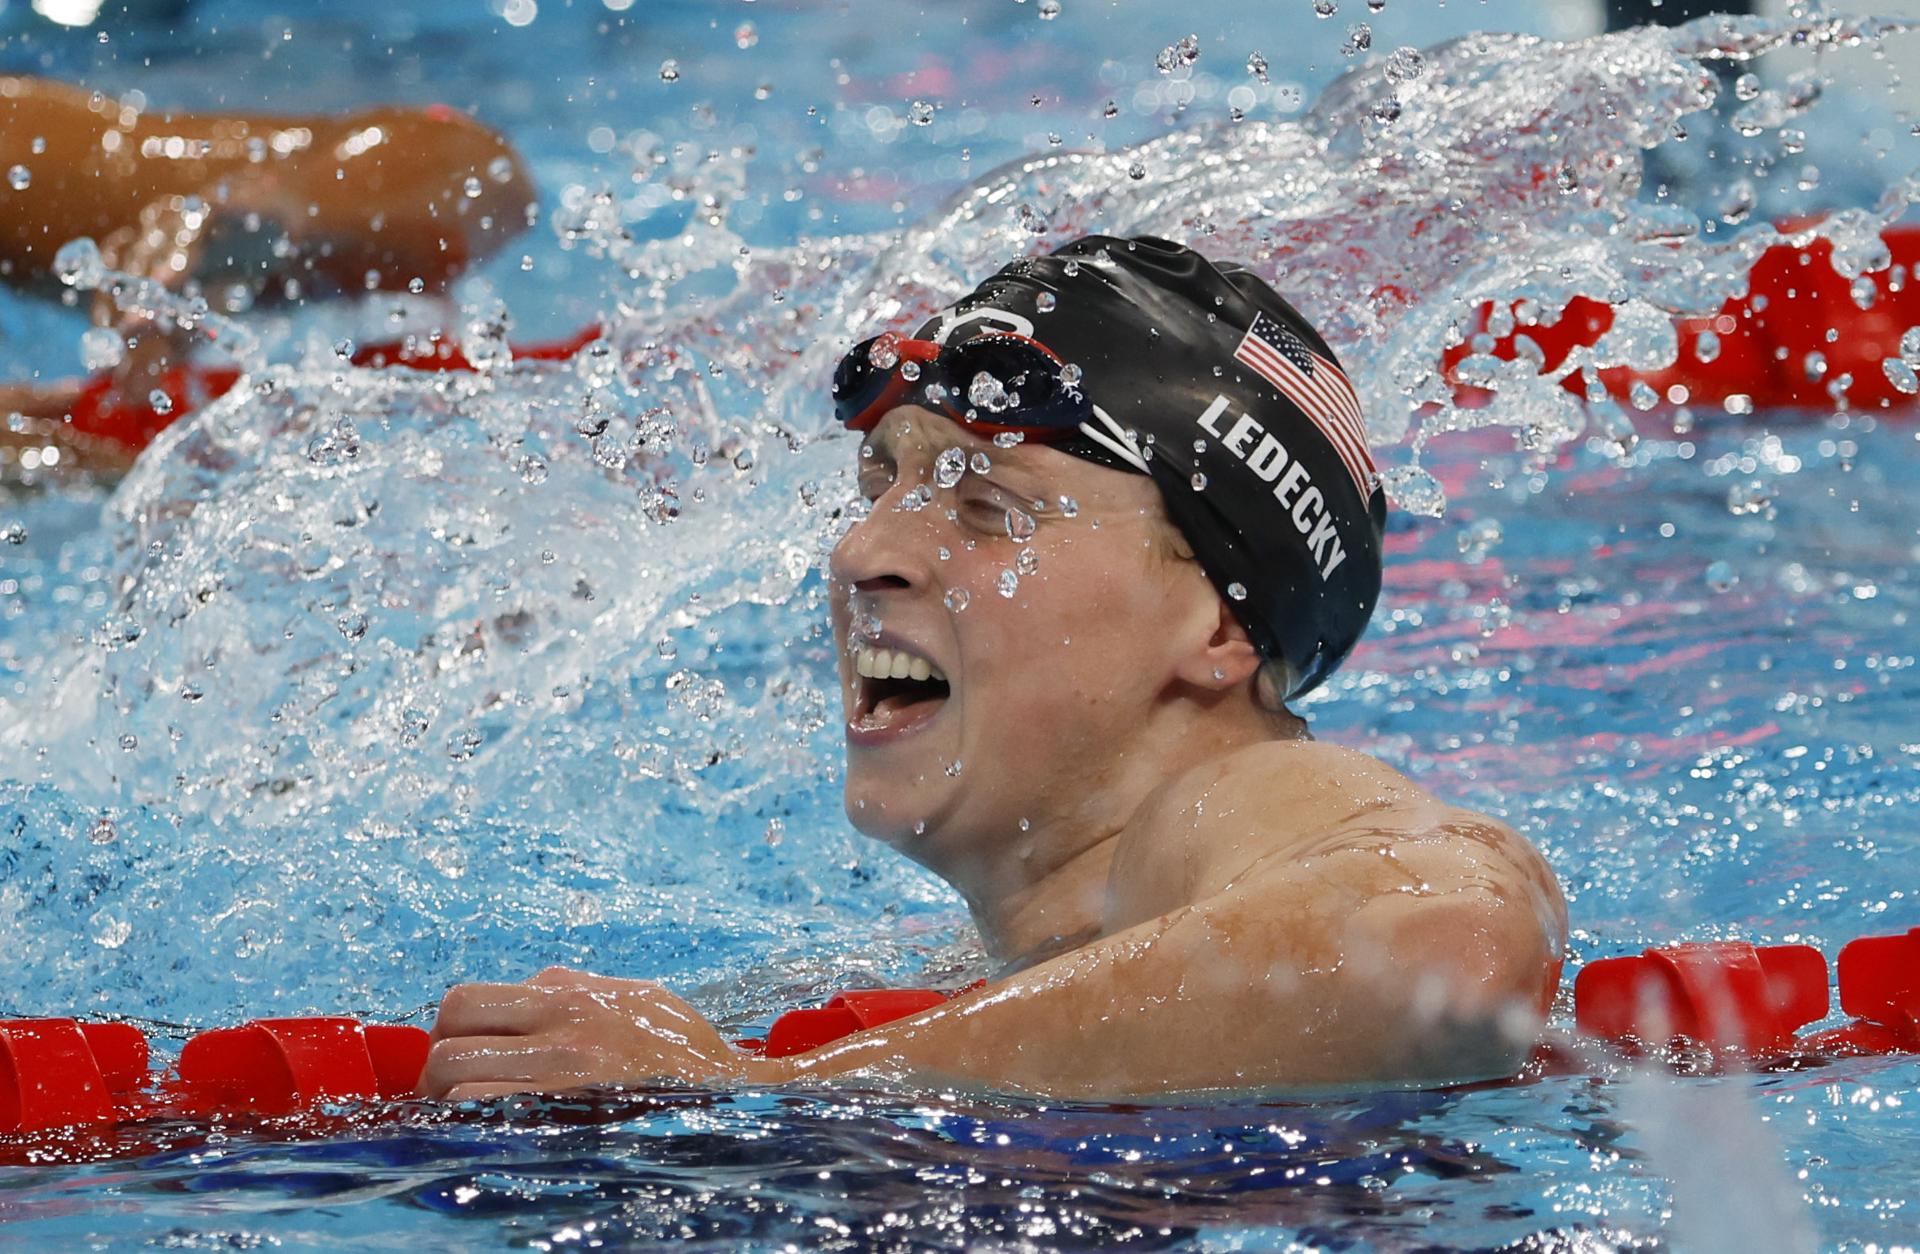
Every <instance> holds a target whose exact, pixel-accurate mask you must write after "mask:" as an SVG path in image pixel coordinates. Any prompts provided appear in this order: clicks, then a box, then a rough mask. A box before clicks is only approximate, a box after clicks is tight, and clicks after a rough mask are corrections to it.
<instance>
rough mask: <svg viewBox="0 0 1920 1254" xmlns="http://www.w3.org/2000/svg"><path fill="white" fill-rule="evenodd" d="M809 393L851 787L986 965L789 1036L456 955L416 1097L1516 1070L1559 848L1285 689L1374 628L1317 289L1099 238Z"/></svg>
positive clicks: (1238, 1086) (876, 349)
mask: <svg viewBox="0 0 1920 1254" xmlns="http://www.w3.org/2000/svg"><path fill="white" fill-rule="evenodd" d="M834 393H835V401H836V405H837V410H838V415H839V418H840V420H841V421H842V422H843V423H844V424H846V425H847V426H848V427H849V428H851V429H853V430H854V431H857V432H860V433H861V443H860V445H859V446H858V454H857V455H858V472H859V482H860V487H861V491H862V494H863V495H864V497H865V498H866V500H867V501H868V503H869V509H868V511H867V512H866V513H865V516H864V517H863V518H861V520H860V521H858V522H857V523H856V524H855V525H854V526H853V527H852V528H851V529H850V530H849V531H848V532H847V534H846V535H845V537H844V538H843V539H842V540H841V541H840V542H839V544H838V545H837V547H836V548H835V550H834V553H833V557H832V561H831V576H832V584H833V605H834V612H833V633H834V639H835V640H836V641H838V642H839V644H840V647H841V656H840V677H841V681H842V692H843V701H844V706H845V711H846V750H847V763H846V782H845V800H846V807H847V814H848V817H849V818H850V819H851V821H852V822H853V824H854V826H855V827H857V828H858V829H859V830H860V831H862V832H863V833H865V834H866V835H868V836H870V837H873V838H875V839H877V840H879V841H881V842H882V843H884V844H886V845H888V846H890V847H892V848H893V849H895V850H897V851H898V852H900V853H902V854H904V855H905V856H907V857H909V858H912V859H913V860H915V861H917V862H919V863H920V864H922V865H923V866H925V867H927V868H929V869H930V870H932V871H933V872H935V873H936V874H938V875H939V876H941V877H942V878H943V879H945V880H946V881H947V882H948V883H949V884H951V885H952V886H953V887H954V888H955V889H956V890H957V891H958V892H959V894H960V895H961V897H962V898H963V899H964V900H965V901H966V903H967V906H968V908H969V910H970V911H971V913H972V916H973V921H974V923H975V925H976V926H977V927H978V929H979V934H980V939H981V942H982V944H983V945H984V947H985V949H986V951H987V953H988V954H989V955H990V956H991V957H992V958H993V959H994V960H995V961H996V962H997V963H998V964H999V966H998V970H997V971H996V973H995V974H994V975H993V977H992V978H991V979H989V980H988V981H987V982H986V984H985V985H984V987H981V988H979V989H977V990H975V991H972V992H968V993H963V994H962V995H960V996H958V997H955V998H954V999H953V1000H951V1001H948V1002H946V1003H945V1004H943V1005H940V1006H937V1007H935V1008H933V1009H931V1010H926V1011H923V1012H921V1013H919V1014H916V1015H913V1016H911V1017H908V1018H904V1019H900V1020H898V1021H896V1022H894V1023H891V1024H887V1025H884V1026H881V1027H877V1028H870V1029H868V1030H865V1031H861V1032H857V1033H854V1034H853V1035H851V1036H847V1037H845V1038H843V1039H841V1040H839V1041H838V1042H835V1043H832V1044H829V1045H826V1046H824V1047H821V1048H818V1049H815V1050H813V1051H810V1052H808V1053H803V1054H799V1055H796V1056H792V1057H785V1058H764V1057H755V1056H753V1055H750V1054H748V1053H745V1052H742V1051H741V1050H738V1049H736V1048H734V1047H733V1046H731V1045H730V1044H728V1043H727V1042H726V1041H725V1040H723V1039H722V1037H721V1036H720V1034H719V1032H718V1031H717V1030H716V1029H715V1028H714V1027H713V1026H712V1025H711V1024H710V1023H709V1022H708V1021H707V1020H706V1019H705V1018H704V1017H702V1016H701V1014H700V1013H699V1012H698V1011H697V1010H695V1009H694V1008H693V1007H692V1006H691V1005H690V1004H688V1003H687V1002H686V1001H684V1000H682V999H681V998H679V997H677V996H675V995H674V994H673V993H671V992H669V991H668V990H666V989H665V988H663V987H661V986H660V985H659V984H656V983H651V982H648V981H642V980H629V979H615V978H610V977H604V976H596V975H588V974H585V973H581V972H576V971H569V970H564V969H554V970H549V971H545V972H542V973H541V974H539V975H537V976H535V977H534V978H533V979H531V980H529V981H527V982H526V983H524V984H467V985H462V986H460V987H457V988H455V989H453V990H452V991H451V992H449V993H448V994H447V996H446V998H445V1000H444V1001H443V1002H442V1003H441V1006H440V1013H439V1018H438V1021H437V1023H436V1024H435V1027H434V1033H433V1035H434V1038H435V1043H434V1045H433V1048H432V1053H431V1055H430V1056H429V1061H428V1065H427V1069H426V1072H425V1075H424V1076H423V1078H422V1082H421V1088H422V1091H423V1092H424V1093H426V1094H428V1095H430V1096H434V1097H447V1098H456V1099H458V1098H467V1097H484V1096H493V1095H502V1094H508V1093H515V1092H527V1091H556V1090H564V1089H570V1088H577V1087H582V1086H589V1085H598V1084H617V1083H634V1082H641V1081H648V1080H660V1079H665V1080H669V1081H680V1082H687V1083H695V1084H718V1083H733V1082H740V1083H750V1084H761V1083H765V1084H785V1083H790V1082H796V1081H807V1080H831V1079H834V1078H837V1077H847V1078H850V1079H863V1080H869V1081H870V1080H872V1079H874V1078H881V1079H887V1080H892V1081H897V1082H904V1083H908V1084H923V1085H939V1086H966V1087H971V1088H980V1089H991V1090H999V1091H1012V1092H1023V1093H1029V1094H1036V1095H1044V1096H1048V1097H1053V1098H1076V1099H1090V1100H1092V1099H1125V1098H1137V1097H1150V1096H1164V1095H1169V1094H1176V1093H1195V1092H1209V1091H1211V1092H1220V1091H1238V1092H1274V1091H1296V1092H1297V1091H1301V1090H1310V1089H1315V1088H1326V1087H1336V1086H1340V1087H1345V1086H1363V1085H1364V1086H1380V1085H1433V1084H1443V1083H1452V1082H1457V1081H1470V1080H1480V1079H1488V1078H1493V1077H1501V1076H1509V1075H1512V1074H1514V1072H1515V1071H1516V1070H1517V1069H1518V1068H1519V1067H1520V1066H1521V1065H1522V1064H1523V1062H1524V1060H1525V1059H1526V1058H1527V1056H1528V1054H1529V1052H1530V1051H1531V1049H1532V1047H1533V1044H1534V1041H1535V1038H1536V1034H1537V1033H1538V1031H1539V1030H1540V1028H1541V1026H1542V1024H1543V1022H1544V1019H1545V1015H1546V1012H1547V1009H1548V1006H1549V1003H1550V1002H1551V1000H1552V997H1553V993H1554V990H1555V988H1556V986H1557V984H1558V982H1559V974H1560V965H1561V960H1562V956H1563V954H1564V951H1565V946H1566V926H1567V922H1566V905H1565V902H1564V900H1563V898H1562V896H1561V892H1560V889H1559V886H1558V885H1557V883H1556V882H1555V880H1554V877H1553V874H1552V872H1551V871H1550V870H1549V869H1548V867H1547V865H1546V863H1545V861H1544V860H1543V859H1542V858H1541V856H1540V855H1539V853H1538V852H1537V851H1536V850H1535V849H1534V848H1533V847H1532V846H1531V845H1530V844H1529V843H1528V842H1527V841H1526V840H1524V839H1523V838H1521V837H1520V836H1519V835H1518V834H1516V833H1515V832H1514V831H1513V830H1512V829H1510V828H1508V827H1507V826H1506V825H1505V824H1503V823H1500V822H1498V821H1497V820H1495V819H1492V818H1489V817H1487V816H1485V815H1481V814H1476V813H1473V812H1471V811H1468V810H1463V809H1460V808H1457V807H1454V806H1450V805H1447V804H1445V803H1443V802H1441V801H1439V800H1437V799H1435V798H1433V797H1431V796H1429V795H1428V794H1427V793H1426V792H1425V791H1423V790H1422V789H1421V788H1420V787H1418V786H1417V785H1416V784H1414V783H1413V782H1412V781H1410V780H1408V779H1407V778H1406V777H1404V776H1402V775H1401V774H1399V773H1398V772H1396V771H1394V770H1392V769H1390V768H1389V767H1387V766H1385V765H1384V764H1382V763H1380V762H1377V761H1375V760H1373V759H1372V758H1369V757H1367V756H1366V755H1364V754H1361V753H1357V752H1354V751H1353V750H1350V749H1344V748H1340V747H1338V746H1335V745H1331V744H1325V743H1322V742H1319V741H1316V740H1315V739H1314V738H1313V737H1312V736H1311V735H1310V734H1309V731H1308V728H1307V724H1306V721H1305V720H1304V719H1303V718H1302V717H1301V716H1300V715H1299V714H1298V713H1296V712H1295V709H1294V706H1295V704H1296V703H1297V702H1298V700H1299V698H1301V697H1303V696H1305V695H1306V694H1307V693H1308V692H1310V691H1312V690H1313V689H1314V688H1315V687H1316V686H1318V685H1319V684H1321V683H1322V682H1323V681H1324V680H1325V679H1326V678H1327V676H1328V675H1329V674H1330V673H1331V672H1332V671H1333V670H1334V668H1335V667H1336V666H1338V665H1339V664H1340V662H1341V660H1342V659H1344V658H1345V657H1346V656H1347V654H1348V652H1349V651H1350V650H1351V649H1352V648H1353V646H1354V644H1355V642H1356V641H1357V640H1358V639H1359V637H1360V634H1361V632H1362V631H1363V629H1364V628H1365V626H1366V623H1367V620H1368V617H1369V616H1370V615H1371V613H1372V611H1373V608H1374V604H1375V602H1376V600H1377V598H1378V595H1379V590H1380V581H1381V556H1382V553H1381V548H1382V531H1383V526H1384V521H1385V515H1386V505H1385V498H1384V496H1383V494H1382V492H1381V490H1380V487H1379V485H1378V481H1377V476H1376V475H1375V474H1374V473H1373V466H1372V463H1371V460H1370V455H1369V454H1368V451H1367V448H1366V445H1365V442H1364V437H1363V432H1362V429H1361V426H1360V422H1359V410H1358V405H1357V402H1356V401H1355V400H1354V397H1353V393H1352V390H1351V388H1350V387H1349V385H1348V384H1347V382H1346V378H1345V376H1344V375H1343V374H1342V373H1341V371H1340V368H1339V366H1338V365H1337V364H1336V362H1335V358H1334V355H1333V352H1332V350H1331V349H1329V348H1328V346H1327V345H1326V343H1325V342H1324V341H1323V340H1322V339H1321V338H1320V336H1319V335H1318V334H1316V333H1315V332H1314V330H1313V329H1312V328H1311V327H1310V326H1309V325H1308V324H1307V323H1306V322H1305V320H1303V319H1302V318H1301V317H1300V315H1299V314H1298V313H1297V312H1295V311H1294V310H1293V308H1292V307H1291V306H1289V305H1288V304H1287V303H1286V302H1285V301H1284V300H1282V299H1281V298H1280V297H1279V296H1278V295H1277V294H1275V293H1274V291H1273V290H1272V289H1271V288H1270V287H1268V286H1267V285H1266V284H1265V283H1264V282H1262V281H1261V280H1260V279H1259V278H1257V277H1256V276H1255V275H1253V274H1252V273H1251V272H1250V271H1248V270H1245V269H1242V268H1240V267H1237V266H1233V265H1215V264H1213V263H1210V262H1209V261H1207V260H1206V259H1204V258H1202V257H1201V256H1200V255H1199V254H1198V253H1195V252H1193V251H1191V250H1189V249H1187V248H1184V247H1181V246H1179V245H1177V244H1172V243H1168V242H1166V241H1164V240H1158V239H1153V238H1149V237H1141V238H1138V239H1133V240H1123V239H1116V238H1110V237H1100V236H1094V237H1088V238H1085V239H1081V240H1078V241H1076V242H1074V243H1072V244H1069V245H1067V246H1066V247H1064V248H1062V249H1061V250H1059V251H1058V252H1056V253H1054V254H1053V255H1051V256H1049V257H1044V258H1037V259H1032V260H1027V261H1020V262H1015V263H1014V264H1012V265H1009V266H1007V267H1006V268H1005V269H1003V270H1001V271H1000V272H999V273H998V274H995V275H994V276H993V277H992V278H990V279H988V280H987V281H986V282H985V283H984V284H982V285H981V286H980V287H979V288H978V289H977V290H976V291H975V292H974V293H973V294H971V295H969V296H967V297H966V298H964V299H963V300H961V301H960V302H958V303H957V304H956V305H954V306H952V307H951V308H949V309H946V310H944V311H942V312H940V313H939V314H936V315H935V316H934V317H933V318H932V319H931V320H930V321H928V322H927V323H926V324H925V325H923V326H921V327H919V328H918V329H917V330H916V331H914V332H913V333H912V335H911V336H910V337H902V336H899V335H888V336H882V337H880V338H878V339H875V340H870V341H868V342H866V343H863V344H861V345H859V346H857V347H855V348H854V349H853V351H852V352H851V353H850V354H849V355H848V356H847V358H846V359H845V361H844V362H843V363H842V364H841V367H840V369H839V371H838V373H837V375H836V377H835V387H834ZM1016 437H1017V438H1016Z"/></svg>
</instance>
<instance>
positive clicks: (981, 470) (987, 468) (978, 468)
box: [967, 453, 993, 475]
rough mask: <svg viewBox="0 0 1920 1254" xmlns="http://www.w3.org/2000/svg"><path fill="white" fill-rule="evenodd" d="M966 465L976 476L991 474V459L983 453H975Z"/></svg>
mask: <svg viewBox="0 0 1920 1254" xmlns="http://www.w3.org/2000/svg"><path fill="white" fill-rule="evenodd" d="M967 464H968V466H970V467H971V468H972V470H973V473H974V474H976V475H984V474H991V473H992V471H993V459H992V458H991V457H988V456H987V455H986V454H985V453H975V454H974V455H973V459H972V460H971V461H969V462H968V463H967Z"/></svg>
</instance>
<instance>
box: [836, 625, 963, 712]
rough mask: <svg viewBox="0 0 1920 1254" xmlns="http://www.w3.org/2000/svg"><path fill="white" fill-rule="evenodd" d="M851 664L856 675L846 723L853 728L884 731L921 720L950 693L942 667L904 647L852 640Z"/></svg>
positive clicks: (938, 707)
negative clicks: (868, 643)
mask: <svg viewBox="0 0 1920 1254" xmlns="http://www.w3.org/2000/svg"><path fill="white" fill-rule="evenodd" d="M853 668H854V671H855V672H856V673H857V674H858V676H859V678H858V680H857V681H856V688H855V693H854V709H853V717H852V718H850V719H849V720H848V724H849V726H850V727H851V728H853V729H854V730H857V731H863V732H879V731H887V730H893V729H898V728H905V727H907V726H909V725H912V724H917V723H920V722H923V721H925V720H926V719H929V718H932V717H933V716H934V715H935V714H937V713H938V712H939V710H940V707H941V705H942V703H944V702H945V701H946V699H947V698H948V697H949V696H951V695H952V693H953V689H952V687H951V685H949V684H948V683H947V676H946V673H945V672H944V671H942V670H941V669H940V668H939V667H938V666H936V665H934V664H933V662H932V661H930V660H929V659H927V658H924V657H921V656H919V655H918V654H915V653H909V652H907V651H906V650H904V649H885V648H879V647H876V646H872V645H865V644H856V645H854V647H853Z"/></svg>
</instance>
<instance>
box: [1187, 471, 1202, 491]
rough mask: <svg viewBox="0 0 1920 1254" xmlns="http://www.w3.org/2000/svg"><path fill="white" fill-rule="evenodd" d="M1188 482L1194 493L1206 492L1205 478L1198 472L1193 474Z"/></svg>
mask: <svg viewBox="0 0 1920 1254" xmlns="http://www.w3.org/2000/svg"><path fill="white" fill-rule="evenodd" d="M1188 482H1189V483H1191V484H1193V490H1194V491H1195V492H1205V491H1206V490H1207V476H1206V475H1205V474H1203V473H1201V472H1200V471H1198V470H1196V471H1194V472H1193V478H1192V479H1190V480H1188Z"/></svg>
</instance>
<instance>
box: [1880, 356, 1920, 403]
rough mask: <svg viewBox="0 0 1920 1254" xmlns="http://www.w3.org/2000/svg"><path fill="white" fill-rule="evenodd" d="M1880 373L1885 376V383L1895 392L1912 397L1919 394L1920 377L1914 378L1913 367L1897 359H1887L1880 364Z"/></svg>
mask: <svg viewBox="0 0 1920 1254" xmlns="http://www.w3.org/2000/svg"><path fill="white" fill-rule="evenodd" d="M1880 369H1881V371H1882V372H1883V373H1884V374H1885V375H1886V376H1887V382H1888V383H1891V384H1893V386H1894V388H1895V389H1896V390H1897V391H1901V392H1905V393H1906V394H1907V395H1908V396H1912V395H1913V394H1914V393H1916V392H1920V377H1917V376H1915V374H1914V371H1913V367H1912V366H1909V365H1908V364H1907V363H1906V362H1904V361H1902V360H1901V359H1900V358H1898V357H1889V358H1887V359H1886V360H1884V361H1882V362H1881V363H1880Z"/></svg>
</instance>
